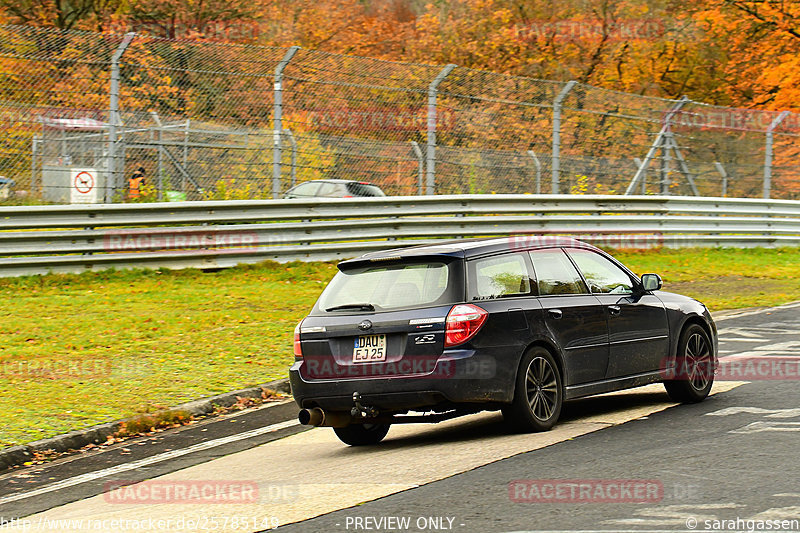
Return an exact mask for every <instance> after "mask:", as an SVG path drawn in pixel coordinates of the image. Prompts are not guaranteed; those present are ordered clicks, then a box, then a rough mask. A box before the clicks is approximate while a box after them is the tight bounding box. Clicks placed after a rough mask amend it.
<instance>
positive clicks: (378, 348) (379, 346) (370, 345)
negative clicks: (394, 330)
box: [353, 335, 386, 363]
mask: <svg viewBox="0 0 800 533" xmlns="http://www.w3.org/2000/svg"><path fill="white" fill-rule="evenodd" d="M373 361H386V335H361V336H359V337H356V338H355V340H354V342H353V362H354V363H371V362H373Z"/></svg>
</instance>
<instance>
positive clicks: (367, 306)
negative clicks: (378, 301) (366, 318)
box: [325, 304, 375, 313]
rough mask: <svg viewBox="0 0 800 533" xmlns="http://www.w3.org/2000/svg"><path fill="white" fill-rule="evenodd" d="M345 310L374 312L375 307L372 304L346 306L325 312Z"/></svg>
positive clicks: (330, 308) (339, 306)
mask: <svg viewBox="0 0 800 533" xmlns="http://www.w3.org/2000/svg"><path fill="white" fill-rule="evenodd" d="M344 309H359V310H361V311H374V310H375V306H374V305H372V304H344V305H337V306H334V307H329V308H327V309H326V310H325V312H326V313H330V312H331V311H342V310H344Z"/></svg>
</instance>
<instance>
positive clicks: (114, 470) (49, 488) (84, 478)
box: [0, 420, 300, 505]
mask: <svg viewBox="0 0 800 533" xmlns="http://www.w3.org/2000/svg"><path fill="white" fill-rule="evenodd" d="M299 424H300V422H298V421H297V420H287V421H286V422H280V423H278V424H272V425H271V426H265V427H263V428H257V429H252V430H250V431H245V432H244V433H237V434H236V435H229V436H227V437H222V438H219V439H214V440H210V441H207V442H201V443H199V444H194V445H192V446H189V447H188V448H182V449H180V450H173V451H170V452H164V453H160V454H158V455H153V456H152V457H145V458H144V459H139V460H138V461H133V462H132V463H124V464H121V465H117V466H112V467H111V468H106V469H105V470H98V471H96V472H88V473H86V474H81V475H80V476H75V477H71V478H68V479H64V480H62V481H58V482H56V483H52V484H50V485H45V486H44V487H39V488H38V489H34V490H31V491H28V492H20V493H19V494H12V495H10V496H4V497H2V498H0V505H3V504H6V503H11V502H16V501H19V500H24V499H26V498H31V497H33V496H39V495H41V494H47V493H48V492H53V491H54V490H61V489H65V488H67V487H72V486H75V485H80V484H81V483H87V482H89V481H94V480H97V479H100V478H104V477H106V476H113V475H114V474H120V473H122V472H128V471H130V470H136V469H137V468H141V467H143V466H148V465H152V464H155V463H160V462H162V461H168V460H169V459H175V458H176V457H181V456H183V455H188V454H190V453H194V452H199V451H202V450H208V449H209V448H216V447H217V446H223V445H225V444H230V443H231V442H236V441H239V440H244V439H249V438H252V437H258V436H259V435H264V434H265V433H272V432H275V431H280V430H281V429H286V428H290V427H292V426H297V425H299Z"/></svg>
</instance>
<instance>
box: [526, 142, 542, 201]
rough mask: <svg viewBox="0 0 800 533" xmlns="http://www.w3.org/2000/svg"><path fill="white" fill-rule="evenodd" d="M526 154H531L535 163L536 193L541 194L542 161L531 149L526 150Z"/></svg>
mask: <svg viewBox="0 0 800 533" xmlns="http://www.w3.org/2000/svg"><path fill="white" fill-rule="evenodd" d="M528 155H529V156H531V159H533V164H534V165H536V194H542V163H541V161H539V158H538V157H536V152H534V151H533V150H528Z"/></svg>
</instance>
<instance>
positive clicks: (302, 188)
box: [291, 182, 319, 196]
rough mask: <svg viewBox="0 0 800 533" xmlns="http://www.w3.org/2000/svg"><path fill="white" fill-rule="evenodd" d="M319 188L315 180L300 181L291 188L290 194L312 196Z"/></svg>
mask: <svg viewBox="0 0 800 533" xmlns="http://www.w3.org/2000/svg"><path fill="white" fill-rule="evenodd" d="M318 188H319V183H315V182H308V183H301V184H300V185H298V186H297V187H295V188H294V189H292V191H291V194H292V195H294V196H314V193H315V192H317V189H318Z"/></svg>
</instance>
